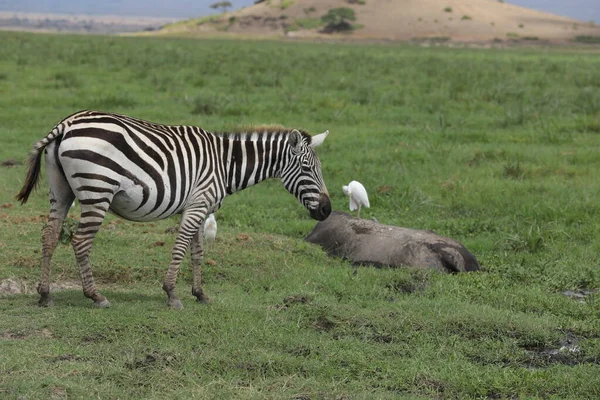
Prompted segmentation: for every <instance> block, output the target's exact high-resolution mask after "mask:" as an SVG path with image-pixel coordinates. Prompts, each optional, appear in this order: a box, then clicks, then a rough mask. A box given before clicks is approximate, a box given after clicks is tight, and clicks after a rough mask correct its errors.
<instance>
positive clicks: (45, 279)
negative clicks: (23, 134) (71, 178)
mask: <svg viewBox="0 0 600 400" xmlns="http://www.w3.org/2000/svg"><path fill="white" fill-rule="evenodd" d="M54 157H55V152H54V143H52V144H50V146H48V149H47V151H46V170H47V174H48V183H49V186H50V192H49V195H48V197H49V199H50V214H49V216H48V223H47V224H46V226H45V227H44V231H43V233H42V271H41V276H40V282H39V284H38V287H37V292H38V293H39V294H40V299H39V301H38V304H39V305H40V306H42V307H49V306H51V305H52V304H53V303H54V301H53V300H52V297H50V261H51V259H52V255H53V254H54V250H55V249H56V246H57V245H58V239H59V237H60V231H61V228H62V224H63V221H64V220H65V217H66V216H67V213H68V212H69V207H70V206H71V203H72V202H73V199H74V198H75V194H74V193H73V190H71V187H70V186H69V183H68V182H67V180H66V178H65V175H64V173H63V172H62V169H61V168H60V167H59V166H58V165H57V163H56V161H55V158H54Z"/></svg>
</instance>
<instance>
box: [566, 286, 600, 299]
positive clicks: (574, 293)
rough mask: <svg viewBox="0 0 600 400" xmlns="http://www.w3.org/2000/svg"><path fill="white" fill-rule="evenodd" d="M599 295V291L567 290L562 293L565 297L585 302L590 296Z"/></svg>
mask: <svg viewBox="0 0 600 400" xmlns="http://www.w3.org/2000/svg"><path fill="white" fill-rule="evenodd" d="M596 293H598V289H577V290H565V291H564V292H562V294H563V295H564V296H567V297H568V298H570V299H573V300H576V301H579V302H584V301H585V299H587V298H588V297H589V296H591V295H593V294H596Z"/></svg>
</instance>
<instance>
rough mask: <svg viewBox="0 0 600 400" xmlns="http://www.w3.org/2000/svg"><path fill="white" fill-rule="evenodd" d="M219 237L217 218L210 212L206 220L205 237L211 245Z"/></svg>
mask: <svg viewBox="0 0 600 400" xmlns="http://www.w3.org/2000/svg"><path fill="white" fill-rule="evenodd" d="M216 237H217V220H216V219H215V215H214V214H210V215H209V216H208V218H206V221H204V239H205V240H206V244H208V245H209V246H210V245H212V244H213V243H214V242H215V239H216Z"/></svg>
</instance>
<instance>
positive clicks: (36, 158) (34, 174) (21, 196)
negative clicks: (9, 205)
mask: <svg viewBox="0 0 600 400" xmlns="http://www.w3.org/2000/svg"><path fill="white" fill-rule="evenodd" d="M63 131H64V124H62V123H60V124H58V125H56V127H54V129H52V131H51V132H50V133H49V134H47V135H46V137H44V138H43V139H42V140H40V141H38V142H37V143H36V144H34V145H33V147H32V149H31V151H30V152H29V157H28V164H29V170H28V171H27V177H26V178H25V183H24V184H23V187H22V188H21V191H20V192H19V193H18V194H17V195H16V196H15V199H17V200H18V201H20V202H21V204H25V203H27V200H28V199H29V195H30V194H31V192H33V190H34V189H35V187H36V186H37V183H38V179H39V178H40V171H41V170H42V154H44V149H45V148H46V146H48V145H49V144H50V143H52V141H53V140H54V139H56V138H57V137H58V136H61V135H62V134H63Z"/></svg>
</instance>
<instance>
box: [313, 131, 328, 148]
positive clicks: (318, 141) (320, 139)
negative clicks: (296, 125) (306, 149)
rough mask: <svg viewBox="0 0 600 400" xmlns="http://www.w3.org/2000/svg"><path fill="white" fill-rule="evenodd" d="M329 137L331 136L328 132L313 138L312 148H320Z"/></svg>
mask: <svg viewBox="0 0 600 400" xmlns="http://www.w3.org/2000/svg"><path fill="white" fill-rule="evenodd" d="M327 135H329V131H328V130H327V131H325V132H323V133H320V134H318V135H315V136H313V137H312V138H311V141H310V147H312V148H313V149H314V148H315V147H317V146H320V145H321V143H323V142H324V141H325V138H326V137H327Z"/></svg>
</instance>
